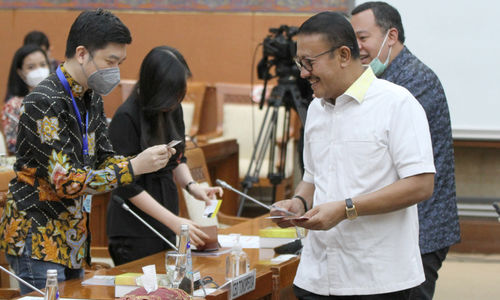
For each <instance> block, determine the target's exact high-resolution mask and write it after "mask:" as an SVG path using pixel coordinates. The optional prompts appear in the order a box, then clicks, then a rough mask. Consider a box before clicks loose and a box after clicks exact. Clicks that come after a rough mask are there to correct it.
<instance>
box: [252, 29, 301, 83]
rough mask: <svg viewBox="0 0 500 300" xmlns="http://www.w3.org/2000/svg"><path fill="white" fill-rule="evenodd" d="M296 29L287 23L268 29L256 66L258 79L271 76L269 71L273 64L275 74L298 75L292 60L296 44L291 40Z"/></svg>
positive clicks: (266, 78)
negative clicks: (268, 33) (259, 59)
mask: <svg viewBox="0 0 500 300" xmlns="http://www.w3.org/2000/svg"><path fill="white" fill-rule="evenodd" d="M298 30H299V29H298V28H297V27H295V26H287V25H281V26H280V27H279V28H270V29H269V32H270V33H271V34H270V35H268V36H267V37H266V38H265V39H264V42H263V55H262V59H261V61H260V62H259V64H258V66H257V75H258V77H259V79H263V80H269V79H271V78H273V77H274V76H273V75H271V73H270V69H271V68H272V67H273V66H275V71H276V75H275V76H278V77H288V76H294V77H296V78H298V77H299V74H300V72H299V70H298V69H297V67H296V65H295V62H294V61H293V57H294V56H295V52H296V51H297V44H296V42H295V41H294V40H292V37H293V36H295V35H296V34H297V32H298ZM271 57H272V58H271Z"/></svg>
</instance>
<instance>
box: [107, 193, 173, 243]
mask: <svg viewBox="0 0 500 300" xmlns="http://www.w3.org/2000/svg"><path fill="white" fill-rule="evenodd" d="M112 198H113V200H114V201H116V202H117V203H118V204H120V206H121V207H123V209H125V210H126V211H128V212H129V213H131V214H132V215H133V216H134V217H136V218H137V219H138V220H139V221H141V222H142V223H143V224H144V225H146V227H148V228H149V229H150V230H151V231H152V232H154V233H155V234H156V235H157V236H159V237H160V238H161V239H162V240H163V241H164V242H165V243H167V244H168V245H169V246H170V247H172V249H174V250H175V251H177V252H179V249H177V247H175V245H174V244H172V243H171V242H170V241H169V240H167V239H166V238H165V237H164V236H163V235H161V233H159V232H158V231H156V229H154V228H153V226H151V225H149V224H148V222H146V221H145V220H144V219H143V218H141V217H140V216H139V215H138V214H136V213H135V211H133V210H132V209H130V207H129V206H128V205H127V203H125V200H123V198H122V197H120V196H117V195H113V197H112Z"/></svg>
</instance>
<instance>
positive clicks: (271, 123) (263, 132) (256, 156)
mask: <svg viewBox="0 0 500 300" xmlns="http://www.w3.org/2000/svg"><path fill="white" fill-rule="evenodd" d="M271 108H272V112H271V115H270V117H269V111H270V110H271ZM278 109H279V106H278V107H276V106H268V107H267V109H266V113H265V116H264V121H263V123H262V125H261V127H260V130H259V136H258V137H257V141H256V143H255V145H254V149H253V152H252V157H251V159H250V163H249V165H248V170H247V172H246V175H245V178H244V179H243V182H242V187H243V191H244V193H245V194H246V192H247V191H248V190H249V189H250V188H251V187H252V185H253V183H254V182H258V181H259V173H260V169H261V167H262V163H263V161H264V156H265V154H266V150H267V146H268V145H269V143H270V142H272V140H271V138H272V133H273V132H274V131H275V128H276V122H277V118H278ZM244 206H245V198H244V197H240V203H239V207H238V212H237V216H238V217H239V216H241V213H242V212H243V208H244Z"/></svg>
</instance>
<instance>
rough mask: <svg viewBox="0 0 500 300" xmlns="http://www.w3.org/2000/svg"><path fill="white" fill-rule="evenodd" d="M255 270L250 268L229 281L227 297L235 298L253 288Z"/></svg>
mask: <svg viewBox="0 0 500 300" xmlns="http://www.w3.org/2000/svg"><path fill="white" fill-rule="evenodd" d="M255 279H256V271H255V269H253V270H251V271H250V272H248V273H245V274H243V275H240V276H238V277H236V278H234V279H233V280H232V281H231V286H230V295H229V299H231V300H232V299H236V298H238V297H239V296H241V295H245V294H247V293H249V292H251V291H253V290H255Z"/></svg>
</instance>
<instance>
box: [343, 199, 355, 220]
mask: <svg viewBox="0 0 500 300" xmlns="http://www.w3.org/2000/svg"><path fill="white" fill-rule="evenodd" d="M345 214H346V215H347V218H348V219H349V220H354V219H356V218H357V217H358V212H357V211H356V206H354V203H352V199H351V198H347V199H345Z"/></svg>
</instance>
